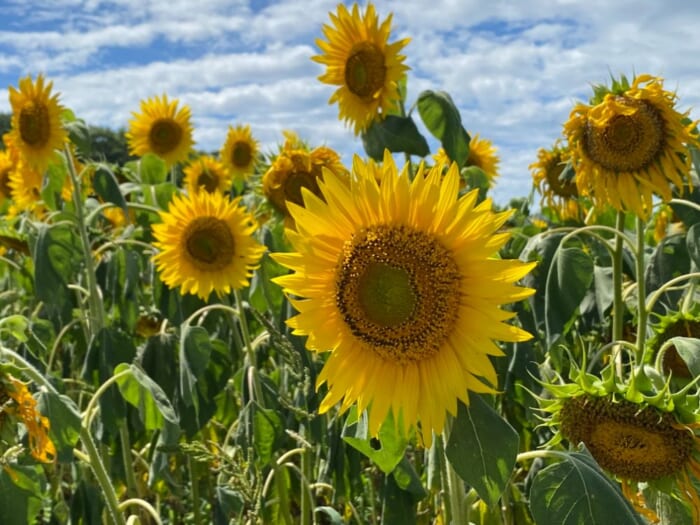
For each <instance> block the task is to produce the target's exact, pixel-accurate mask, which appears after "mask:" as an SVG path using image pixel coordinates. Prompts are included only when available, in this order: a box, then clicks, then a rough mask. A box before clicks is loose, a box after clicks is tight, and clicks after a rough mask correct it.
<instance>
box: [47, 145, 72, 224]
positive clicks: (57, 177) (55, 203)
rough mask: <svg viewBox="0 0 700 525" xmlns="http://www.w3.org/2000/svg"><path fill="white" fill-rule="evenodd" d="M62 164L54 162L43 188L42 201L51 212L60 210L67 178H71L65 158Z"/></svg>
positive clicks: (50, 166) (50, 165)
mask: <svg viewBox="0 0 700 525" xmlns="http://www.w3.org/2000/svg"><path fill="white" fill-rule="evenodd" d="M59 158H60V159H61V161H60V162H52V163H51V164H49V167H48V168H47V170H46V175H45V177H44V184H43V186H42V187H41V200H43V201H44V204H46V207H47V208H49V209H50V210H53V211H55V210H58V209H59V204H60V202H61V193H62V191H63V186H64V184H65V181H66V178H67V177H69V175H68V171H67V167H66V163H65V161H64V159H63V157H62V156H61V157H59Z"/></svg>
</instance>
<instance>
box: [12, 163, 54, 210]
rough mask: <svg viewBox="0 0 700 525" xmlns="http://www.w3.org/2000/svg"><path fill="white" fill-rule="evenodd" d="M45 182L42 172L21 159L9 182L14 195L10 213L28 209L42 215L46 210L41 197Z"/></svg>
mask: <svg viewBox="0 0 700 525" xmlns="http://www.w3.org/2000/svg"><path fill="white" fill-rule="evenodd" d="M43 183H44V177H43V176H42V174H41V173H40V172H39V171H38V170H37V169H36V168H33V167H31V166H30V165H28V164H27V163H25V162H24V159H20V161H19V162H18V163H17V164H16V165H15V169H14V170H12V171H11V172H10V174H9V179H8V182H7V185H8V186H9V188H10V195H11V197H12V206H11V208H10V210H9V212H8V214H9V215H10V216H14V215H17V214H19V213H22V212H25V211H26V212H30V213H35V214H37V215H42V214H43V213H44V212H45V211H46V209H45V207H44V205H43V202H42V198H41V188H42V186H43Z"/></svg>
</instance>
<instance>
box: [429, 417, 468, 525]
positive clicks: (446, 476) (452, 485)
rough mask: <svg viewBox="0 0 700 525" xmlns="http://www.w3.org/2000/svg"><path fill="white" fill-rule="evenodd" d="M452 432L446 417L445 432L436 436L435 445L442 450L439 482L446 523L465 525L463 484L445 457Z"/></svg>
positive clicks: (450, 419) (449, 419)
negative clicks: (443, 497) (447, 511)
mask: <svg viewBox="0 0 700 525" xmlns="http://www.w3.org/2000/svg"><path fill="white" fill-rule="evenodd" d="M451 430H452V418H451V417H449V416H448V418H447V421H446V422H445V432H444V437H443V436H437V439H436V442H437V445H438V446H439V447H440V449H441V450H442V458H441V461H440V469H441V472H440V480H441V482H442V492H443V494H444V496H445V506H446V507H448V508H449V512H450V520H449V521H448V523H451V524H452V525H466V522H465V521H464V518H465V516H466V513H465V512H464V494H465V491H464V483H463V482H462V480H461V479H460V478H459V476H457V472H455V469H454V468H453V467H452V464H451V463H450V460H449V458H448V457H447V442H448V440H449V439H450V431H451Z"/></svg>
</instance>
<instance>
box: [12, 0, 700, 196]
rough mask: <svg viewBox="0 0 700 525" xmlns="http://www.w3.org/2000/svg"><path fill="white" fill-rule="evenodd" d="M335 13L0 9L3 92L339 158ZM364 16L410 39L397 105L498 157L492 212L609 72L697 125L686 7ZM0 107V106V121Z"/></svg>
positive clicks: (467, 1)
mask: <svg viewBox="0 0 700 525" xmlns="http://www.w3.org/2000/svg"><path fill="white" fill-rule="evenodd" d="M336 5H337V2H335V1H325V0H306V1H304V2H299V1H298V0H283V1H279V2H268V1H262V0H253V1H251V0H201V1H197V2H195V1H191V0H167V1H162V0H152V1H149V0H111V1H103V0H84V1H79V0H40V1H32V0H29V1H27V0H0V11H1V12H2V17H0V86H2V87H3V88H5V87H7V86H10V85H13V86H16V85H17V83H18V80H19V78H20V77H23V76H26V75H27V74H31V75H32V76H35V75H36V74H37V73H40V72H41V73H44V74H45V75H46V76H48V78H49V79H50V80H52V81H53V82H54V89H55V90H56V91H58V92H60V94H61V99H60V100H61V102H62V103H63V104H64V105H66V106H68V107H70V108H71V109H73V111H74V112H75V113H76V114H77V115H78V116H80V117H82V118H84V119H85V120H86V121H87V122H89V123H91V124H95V125H102V126H108V127H111V128H114V129H117V128H123V127H126V126H127V125H128V121H129V119H130V118H131V112H132V111H137V110H138V107H139V101H140V100H141V99H145V98H147V97H150V96H154V95H160V94H162V93H167V94H168V95H169V96H170V97H174V98H178V99H179V100H180V101H181V102H182V103H185V104H187V105H189V106H190V108H191V110H192V116H193V125H194V127H195V140H196V142H197V147H198V148H201V149H203V150H218V149H219V148H220V146H221V144H222V143H223V141H224V139H225V134H226V130H227V128H228V126H229V125H231V124H232V125H235V124H250V125H251V128H252V130H253V133H254V135H255V136H256V138H257V139H258V140H259V141H260V142H261V144H262V146H263V149H264V150H265V151H272V150H274V149H275V148H276V145H277V144H279V143H280V142H281V141H282V140H283V138H282V130H286V129H290V130H294V131H296V132H297V133H298V134H299V135H300V136H301V137H302V138H304V139H305V140H307V141H308V142H309V143H310V144H312V145H319V144H326V145H328V146H331V147H332V148H334V149H336V150H337V151H339V152H340V153H341V154H342V155H343V159H344V160H345V161H346V164H349V163H350V160H351V157H352V155H353V154H354V153H360V154H361V153H362V147H361V142H360V140H359V138H356V137H355V136H354V135H353V133H352V131H351V130H350V129H349V128H346V127H345V126H344V125H343V124H342V123H341V122H339V121H338V119H337V106H329V105H328V104H327V101H328V98H329V97H330V95H331V94H332V93H333V90H334V88H333V87H332V86H329V85H325V84H322V83H321V82H319V81H318V80H317V77H318V75H319V74H321V73H322V71H323V68H322V66H321V65H319V64H317V63H315V62H313V61H311V59H310V57H311V56H312V55H315V54H318V52H319V50H318V49H317V48H316V46H315V43H314V41H315V39H316V38H319V37H321V36H322V35H321V27H322V25H323V24H324V23H327V22H328V21H329V18H328V13H329V11H335V9H336ZM361 5H364V3H361ZM375 7H376V9H377V11H378V13H379V16H380V18H381V19H383V18H384V17H386V16H387V15H388V14H389V13H393V26H392V27H393V31H392V36H391V40H392V41H393V40H396V39H399V38H404V37H411V43H409V44H408V46H407V47H406V48H405V54H406V55H407V59H406V63H407V64H408V65H409V66H410V67H411V70H410V71H409V73H408V86H409V92H408V101H407V102H408V105H409V106H410V105H412V104H413V103H414V102H415V100H416V98H417V96H418V94H419V93H420V92H421V91H423V90H425V89H432V90H444V91H447V92H448V93H450V95H451V96H452V98H453V99H454V101H455V103H456V104H457V106H458V107H459V109H460V111H461V114H462V120H463V122H464V125H465V127H466V128H467V130H469V131H470V132H471V133H472V134H474V133H479V134H480V135H481V136H482V137H484V138H488V139H490V140H491V141H492V142H493V143H494V145H495V146H496V147H497V148H498V154H499V156H500V158H501V170H500V171H501V176H500V178H499V180H498V181H497V184H496V186H495V188H494V191H493V196H494V199H495V200H496V202H497V203H500V204H507V202H508V200H509V199H510V198H512V197H517V196H525V195H527V194H528V193H529V192H530V189H531V176H530V172H529V170H528V165H529V164H530V163H532V162H533V161H534V160H535V158H536V154H537V149H538V148H539V147H549V146H550V145H551V144H552V143H553V142H554V141H555V140H556V139H557V138H558V137H559V136H560V134H561V126H562V124H563V122H565V121H566V120H567V118H568V115H569V112H570V110H571V108H572V106H573V104H574V103H575V102H577V101H580V100H586V99H587V98H588V96H589V95H590V85H591V84H597V83H603V82H606V81H607V80H608V79H609V77H610V74H614V75H619V74H620V73H623V74H626V75H628V76H632V75H633V74H634V73H635V72H636V73H638V74H641V73H651V74H654V75H659V76H663V77H664V78H665V79H666V83H665V85H666V87H667V88H668V89H671V90H676V91H677V93H678V96H679V108H680V109H681V110H682V111H685V110H687V109H691V117H692V118H694V119H698V118H700V110H699V109H698V106H700V75H698V69H697V66H696V57H697V28H698V27H700V9H698V7H697V6H696V3H695V2H692V1H685V0H671V1H666V2H658V1H655V0H649V1H640V0H618V1H616V2H611V1H610V0H588V1H576V0H558V1H551V0H550V1H545V0H531V1H528V2H521V1H515V0H501V1H498V0H494V1H491V2H484V1H477V0H444V1H443V0H433V1H430V2H427V1H425V0H397V1H382V2H375ZM9 109H10V108H9V101H8V100H7V97H6V96H3V97H0V111H9ZM416 117H417V115H416ZM417 120H419V119H417ZM419 127H420V129H421V130H424V128H422V126H421V125H420V124H419ZM425 133H426V135H427V132H425ZM431 144H432V145H434V142H431Z"/></svg>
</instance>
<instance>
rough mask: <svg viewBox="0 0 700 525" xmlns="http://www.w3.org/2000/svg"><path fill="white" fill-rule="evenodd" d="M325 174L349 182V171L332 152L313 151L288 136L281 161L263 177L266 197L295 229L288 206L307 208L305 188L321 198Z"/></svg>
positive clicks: (273, 163) (276, 159)
mask: <svg viewBox="0 0 700 525" xmlns="http://www.w3.org/2000/svg"><path fill="white" fill-rule="evenodd" d="M324 171H325V173H326V174H327V173H329V172H330V173H332V174H333V175H335V176H336V177H338V178H340V179H342V180H344V181H346V182H347V180H348V177H349V175H348V171H347V169H345V166H343V164H342V162H341V161H340V155H338V154H337V153H336V152H335V151H333V150H332V149H331V148H328V147H326V146H319V147H317V148H314V149H313V150H311V151H309V150H308V149H307V148H305V147H304V146H303V145H302V144H301V143H300V141H299V140H298V138H297V137H296V135H294V134H287V140H286V142H285V144H284V146H283V147H282V149H281V151H280V153H279V155H277V158H275V160H274V161H273V162H272V164H271V165H270V167H269V168H268V170H267V171H266V172H265V175H264V176H263V181H262V182H263V193H264V194H265V196H266V197H267V199H268V200H269V201H270V203H271V204H272V205H273V206H274V207H275V208H276V209H277V210H278V211H279V212H280V213H282V214H283V215H284V217H285V220H286V221H287V225H288V226H290V227H291V226H292V225H293V219H292V217H291V216H290V214H289V209H288V206H287V204H288V202H293V203H294V204H298V205H299V206H303V205H304V201H303V198H302V191H301V190H302V188H305V189H307V190H308V191H310V192H312V193H314V194H315V195H318V196H320V195H321V193H320V190H319V186H318V184H319V182H320V181H321V180H323V178H324Z"/></svg>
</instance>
